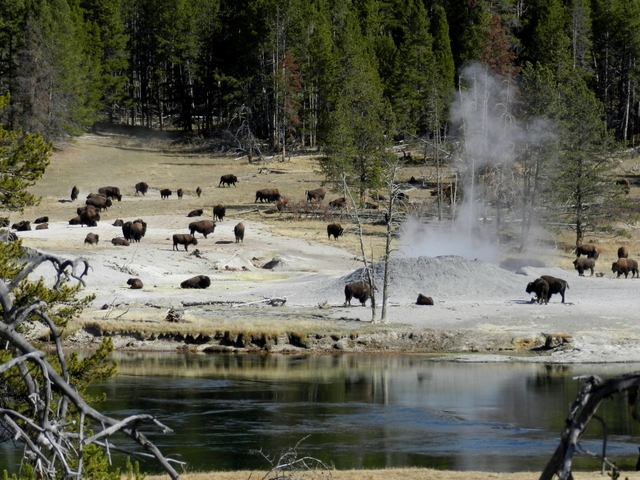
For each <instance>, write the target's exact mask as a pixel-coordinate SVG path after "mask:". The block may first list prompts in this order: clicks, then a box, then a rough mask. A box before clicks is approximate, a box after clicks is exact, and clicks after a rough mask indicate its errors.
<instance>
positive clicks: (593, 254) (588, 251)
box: [576, 243, 600, 260]
mask: <svg viewBox="0 0 640 480" xmlns="http://www.w3.org/2000/svg"><path fill="white" fill-rule="evenodd" d="M576 255H577V256H578V257H580V255H584V256H585V257H587V258H593V259H594V260H597V259H598V257H599V256H600V252H599V251H598V248H597V247H596V246H595V245H593V244H591V243H585V244H584V245H578V246H577V247H576Z"/></svg>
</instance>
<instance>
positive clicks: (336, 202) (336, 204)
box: [329, 197, 347, 208]
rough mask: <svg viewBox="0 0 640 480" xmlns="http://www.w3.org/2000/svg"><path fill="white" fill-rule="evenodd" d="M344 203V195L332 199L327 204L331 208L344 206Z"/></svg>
mask: <svg viewBox="0 0 640 480" xmlns="http://www.w3.org/2000/svg"><path fill="white" fill-rule="evenodd" d="M346 204H347V199H346V198H345V197H340V198H336V199H335V200H332V201H331V202H329V206H330V207H331V208H344V206H345V205H346Z"/></svg>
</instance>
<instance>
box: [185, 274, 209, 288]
mask: <svg viewBox="0 0 640 480" xmlns="http://www.w3.org/2000/svg"><path fill="white" fill-rule="evenodd" d="M210 285H211V279H210V278H209V277H207V276H206V275H196V276H195V277H191V278H189V279H188V280H185V281H184V282H182V283H181V284H180V288H209V286H210Z"/></svg>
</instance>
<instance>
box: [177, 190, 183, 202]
mask: <svg viewBox="0 0 640 480" xmlns="http://www.w3.org/2000/svg"><path fill="white" fill-rule="evenodd" d="M176 193H177V194H178V198H179V199H180V200H182V196H183V195H184V190H182V189H181V188H179V189H178V190H176Z"/></svg>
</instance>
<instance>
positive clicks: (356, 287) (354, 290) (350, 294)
mask: <svg viewBox="0 0 640 480" xmlns="http://www.w3.org/2000/svg"><path fill="white" fill-rule="evenodd" d="M370 297H371V285H369V282H365V281H364V280H360V281H358V282H352V283H347V284H346V285H345V286H344V306H345V307H346V306H347V305H349V306H351V299H352V298H356V299H358V300H360V303H361V304H362V306H363V307H364V306H365V303H366V302H367V299H368V298H370Z"/></svg>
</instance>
